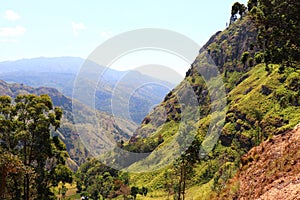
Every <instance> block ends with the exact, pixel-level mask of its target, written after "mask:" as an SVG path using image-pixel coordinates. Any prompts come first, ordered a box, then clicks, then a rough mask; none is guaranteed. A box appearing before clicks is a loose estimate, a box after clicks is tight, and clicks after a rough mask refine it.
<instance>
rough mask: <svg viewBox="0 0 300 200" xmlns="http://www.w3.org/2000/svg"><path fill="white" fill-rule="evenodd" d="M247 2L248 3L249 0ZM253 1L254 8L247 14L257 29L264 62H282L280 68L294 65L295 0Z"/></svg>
mask: <svg viewBox="0 0 300 200" xmlns="http://www.w3.org/2000/svg"><path fill="white" fill-rule="evenodd" d="M249 3H250V4H251V5H252V1H249ZM256 4H257V8H256V7H254V8H256V11H255V12H254V11H253V12H252V11H251V14H252V16H253V19H254V20H255V22H256V25H257V28H258V30H259V35H258V42H259V43H260V46H261V49H263V50H264V62H266V63H267V64H268V63H276V64H282V67H283V68H284V66H287V67H289V66H291V67H292V66H294V67H295V64H296V63H297V62H299V61H300V58H299V56H298V55H299V53H300V46H299V44H300V39H299V37H298V33H299V32H300V19H299V12H300V3H299V1H298V0H289V1H284V0H276V1H271V0H258V2H257V3H256ZM254 8H253V9H254ZM283 68H282V69H281V70H280V72H281V73H282V72H283Z"/></svg>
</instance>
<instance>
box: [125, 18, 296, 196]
mask: <svg viewBox="0 0 300 200" xmlns="http://www.w3.org/2000/svg"><path fill="white" fill-rule="evenodd" d="M256 35H257V30H256V28H255V27H254V25H253V23H252V21H251V18H250V16H248V15H246V16H244V17H243V18H242V19H239V20H237V21H236V22H235V23H233V24H232V25H231V26H230V27H228V28H227V29H226V30H224V31H223V32H218V33H216V34H215V35H214V36H213V37H212V38H211V39H210V40H209V42H208V43H207V44H206V45H205V46H204V48H202V49H201V50H200V54H199V56H198V57H197V58H196V60H195V62H194V63H193V64H192V67H191V69H190V70H189V71H188V72H187V75H186V77H185V80H184V81H183V82H182V83H180V85H179V86H177V87H176V88H175V89H174V90H172V91H171V92H170V93H169V94H168V95H167V96H166V97H165V99H164V101H163V102H162V103H161V104H160V105H159V106H157V107H156V108H155V109H154V111H153V112H152V113H150V114H149V115H148V116H147V117H146V118H145V119H144V120H143V123H142V125H141V126H140V127H139V128H138V130H137V131H136V133H135V135H134V137H132V138H131V140H130V142H129V143H128V144H127V145H125V147H124V149H126V148H128V147H129V148H128V149H134V151H135V152H143V149H142V148H141V147H143V145H141V144H148V143H151V142H152V141H157V138H159V137H162V138H163V142H162V143H156V146H155V147H154V148H153V149H155V150H154V151H153V152H152V153H150V154H149V155H147V156H146V157H143V158H142V159H141V160H139V161H138V162H135V163H132V165H130V167H129V168H128V169H129V170H131V171H140V170H141V169H147V167H148V165H154V166H156V167H159V166H165V168H162V170H161V171H159V172H158V171H156V172H153V173H148V174H146V175H145V176H144V177H143V176H133V179H132V180H133V181H135V182H136V183H137V184H144V185H147V186H148V187H150V188H153V189H154V190H157V189H163V188H164V187H165V186H164V185H165V183H166V178H165V175H164V173H165V172H166V171H168V169H171V168H172V165H171V164H172V160H170V159H169V158H170V156H172V155H173V153H178V152H176V151H177V150H176V147H177V146H176V145H175V146H174V145H173V146H172V147H171V148H174V147H175V150H173V149H172V151H173V152H171V153H170V151H168V154H164V153H166V152H164V151H161V150H162V149H164V148H165V147H168V145H169V143H170V141H174V140H175V141H178V140H176V138H178V135H180V134H185V135H186V137H188V136H189V135H188V133H189V132H188V131H182V130H183V129H181V128H180V127H181V126H182V125H184V126H186V125H189V127H191V128H192V129H193V131H195V130H196V135H197V136H198V137H199V138H200V141H201V143H202V145H201V147H200V148H203V149H206V146H207V145H208V144H210V143H211V144H213V148H212V149H211V150H212V151H208V152H206V153H205V152H204V153H205V154H204V156H201V157H200V158H201V159H200V161H199V163H196V165H195V168H194V175H193V176H192V178H191V179H189V180H188V181H187V183H186V184H187V185H188V187H192V186H195V185H197V191H198V194H197V195H196V194H195V193H192V192H190V193H189V191H188V193H187V196H188V195H191V196H193V198H195V199H210V193H218V192H219V191H221V190H222V188H223V187H224V186H225V185H226V183H227V180H228V179H229V178H230V177H232V176H233V175H234V174H235V172H236V171H237V170H238V169H239V167H240V162H241V160H240V158H241V156H242V155H244V154H245V153H247V152H248V151H249V150H250V149H251V148H252V147H254V146H255V145H258V144H260V143H261V142H262V141H264V140H265V139H267V138H269V137H272V136H273V135H278V134H282V133H285V132H286V131H289V130H292V129H293V127H294V126H295V125H296V124H298V123H299V121H300V107H299V105H300V92H299V77H300V70H297V68H286V69H285V71H284V72H283V73H280V69H279V68H280V66H279V65H270V70H268V71H267V70H265V65H264V64H259V62H257V63H256V62H255V61H254V60H253V57H254V55H255V53H256V52H257V51H258V50H259V48H258V45H257V42H256ZM244 52H249V57H250V58H252V59H250V58H249V59H248V61H247V62H245V63H242V61H241V58H242V56H243V53H244ZM250 60H251V61H250ZM213 64H215V65H216V66H217V67H218V69H219V71H220V73H221V76H222V79H223V82H224V86H225V89H226V91H227V94H226V101H227V104H226V107H225V108H224V110H223V112H222V111H219V112H213V113H211V111H212V110H213V109H214V107H215V106H216V105H218V104H217V103H216V102H218V101H216V102H213V104H212V103H211V102H212V100H211V97H214V96H213V95H212V94H210V91H209V88H210V87H211V86H208V85H207V83H209V84H212V85H214V84H217V83H215V80H211V82H209V81H205V80H204V78H203V76H202V75H203V73H199V72H202V71H201V69H203V68H206V69H207V70H208V72H209V69H210V68H209V67H208V68H207V66H211V65H213ZM211 69H212V68H211ZM211 74H214V72H211ZM212 76H213V75H212ZM189 87H191V88H192V89H193V91H194V94H196V98H197V101H198V103H199V105H198V108H199V110H200V112H199V114H200V117H199V118H198V120H189V119H186V118H185V119H183V116H184V114H183V113H182V111H183V109H184V107H185V105H183V104H182V103H180V100H179V99H182V98H185V97H186V98H190V97H191V96H193V95H190V94H188V93H186V91H188V88H189ZM216 93H218V92H216ZM219 101H224V99H219ZM226 110H228V112H226ZM224 112H225V114H224ZM191 113H193V112H191ZM223 115H224V116H225V119H223V118H222V116H223ZM223 120H224V121H223ZM186 121H187V122H186ZM211 122H212V123H213V125H214V126H213V127H211ZM223 123H224V126H222V125H223ZM212 129H216V130H217V131H216V134H214V135H211V134H210V133H209V131H210V130H212ZM214 138H217V139H214ZM134 146H135V147H138V148H139V150H136V149H135V148H133V147H134ZM156 152H160V153H162V156H161V157H158V156H157V154H156ZM160 158H161V159H160ZM168 162H169V165H168ZM191 196H190V197H191Z"/></svg>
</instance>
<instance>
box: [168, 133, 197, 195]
mask: <svg viewBox="0 0 300 200" xmlns="http://www.w3.org/2000/svg"><path fill="white" fill-rule="evenodd" d="M200 146H201V143H200V140H199V138H195V139H194V141H193V142H192V144H191V145H190V146H189V147H188V148H187V150H186V151H185V152H184V153H183V154H182V155H181V156H180V158H178V159H177V160H176V161H175V163H174V168H175V173H176V175H177V176H178V183H177V184H176V185H175V191H176V192H177V196H176V200H181V199H182V200H184V199H185V190H186V186H187V184H186V182H187V179H188V177H189V176H190V175H191V174H192V173H193V166H194V165H195V164H196V162H197V161H199V149H200ZM181 197H182V198H181Z"/></svg>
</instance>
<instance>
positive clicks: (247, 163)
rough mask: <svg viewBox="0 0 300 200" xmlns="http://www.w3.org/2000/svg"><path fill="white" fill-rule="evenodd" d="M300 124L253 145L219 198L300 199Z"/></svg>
mask: <svg viewBox="0 0 300 200" xmlns="http://www.w3.org/2000/svg"><path fill="white" fill-rule="evenodd" d="M299 149H300V126H299V125H298V126H296V127H295V129H294V130H292V131H290V132H287V133H285V134H282V135H276V136H274V137H272V138H270V139H269V140H267V141H265V142H263V143H262V144H260V145H259V146H257V147H254V148H253V149H251V150H250V151H249V152H248V153H247V154H246V155H245V156H243V158H242V163H243V166H242V168H241V170H239V171H238V173H237V175H236V176H235V177H234V178H233V179H232V180H230V182H231V184H229V186H227V188H226V189H225V190H224V191H222V195H220V196H219V199H261V200H263V199H266V200H267V199H278V200H291V199H300V151H299Z"/></svg>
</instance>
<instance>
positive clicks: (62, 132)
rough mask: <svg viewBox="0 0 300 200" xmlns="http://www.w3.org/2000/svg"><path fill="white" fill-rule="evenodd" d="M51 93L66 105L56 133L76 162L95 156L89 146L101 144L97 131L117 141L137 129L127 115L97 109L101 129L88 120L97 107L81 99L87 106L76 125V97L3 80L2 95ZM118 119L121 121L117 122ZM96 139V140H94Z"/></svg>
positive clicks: (55, 98)
mask: <svg viewBox="0 0 300 200" xmlns="http://www.w3.org/2000/svg"><path fill="white" fill-rule="evenodd" d="M27 93H30V94H37V95H40V94H48V95H49V96H50V97H51V98H52V101H53V104H54V105H55V106H59V107H61V108H62V109H63V112H64V113H63V119H62V124H61V127H60V128H59V129H58V130H57V132H55V133H53V134H54V135H57V134H58V135H59V136H60V138H61V139H62V140H63V141H64V143H65V144H66V146H67V150H68V152H69V154H70V157H71V158H72V159H73V160H74V161H75V162H76V164H78V165H79V164H82V163H83V162H84V161H85V160H86V158H87V157H88V156H91V153H92V152H89V151H88V150H90V149H93V147H94V146H96V145H98V142H97V140H96V139H95V138H97V134H100V133H99V131H100V132H101V134H109V135H111V136H112V138H113V139H114V140H115V141H119V140H126V139H128V138H129V137H130V135H131V134H132V132H133V131H134V129H135V125H134V124H133V123H131V122H128V121H126V120H124V119H118V118H114V117H112V116H110V115H108V114H106V113H103V112H97V119H99V123H100V125H101V129H100V130H97V129H95V128H94V127H93V125H92V124H88V123H87V122H88V121H89V120H88V119H89V118H90V117H93V116H90V115H89V114H90V113H93V110H91V109H90V108H88V107H87V106H85V105H83V104H82V103H79V102H77V103H76V106H77V107H78V108H80V109H81V110H83V112H81V113H80V118H81V119H82V120H81V122H79V123H78V124H76V125H77V127H75V125H74V121H73V115H72V100H71V99H69V98H67V97H66V96H64V95H63V94H62V93H60V92H59V91H58V90H57V89H54V88H47V87H39V88H33V87H29V86H25V85H23V84H16V83H14V84H8V83H6V82H4V81H2V80H0V95H8V96H11V97H16V96H17V95H18V94H27ZM116 121H118V123H116ZM83 137H84V138H85V137H89V138H90V139H91V143H90V144H89V146H86V144H85V145H84V143H83V141H82V138H83ZM93 139H94V140H93Z"/></svg>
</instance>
